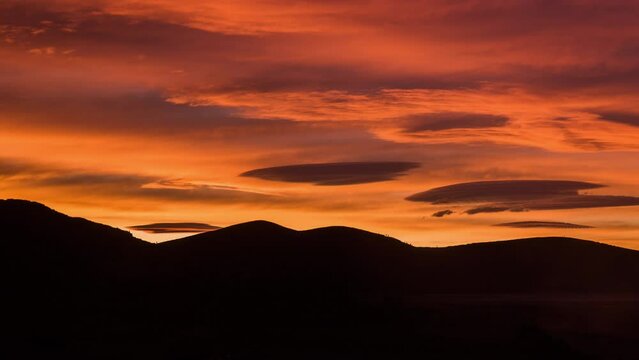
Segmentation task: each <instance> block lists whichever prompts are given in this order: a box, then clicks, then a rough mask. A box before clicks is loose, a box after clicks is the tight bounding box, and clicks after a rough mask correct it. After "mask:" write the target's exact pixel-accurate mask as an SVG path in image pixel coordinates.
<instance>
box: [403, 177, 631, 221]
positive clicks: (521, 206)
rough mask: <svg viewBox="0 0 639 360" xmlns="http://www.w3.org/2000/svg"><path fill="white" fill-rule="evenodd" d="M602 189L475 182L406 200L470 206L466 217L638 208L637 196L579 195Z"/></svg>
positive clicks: (563, 183) (547, 182) (560, 182)
mask: <svg viewBox="0 0 639 360" xmlns="http://www.w3.org/2000/svg"><path fill="white" fill-rule="evenodd" d="M602 187H604V185H601V184H594V183H588V182H581V181H568V180H502V181H478V182H469V183H460V184H453V185H448V186H442V187H438V188H434V189H430V190H427V191H424V192H421V193H417V194H414V195H411V196H409V197H407V198H406V200H409V201H416V202H426V203H431V204H459V205H465V206H467V207H468V206H470V208H468V209H467V210H465V213H466V214H469V215H475V214H480V213H496V212H504V211H512V212H523V211H532V210H562V209H584V208H599V207H619V206H635V205H639V197H634V196H619V195H590V194H582V193H580V191H583V190H592V189H598V188H602ZM477 204H478V205H477ZM472 205H476V206H472Z"/></svg>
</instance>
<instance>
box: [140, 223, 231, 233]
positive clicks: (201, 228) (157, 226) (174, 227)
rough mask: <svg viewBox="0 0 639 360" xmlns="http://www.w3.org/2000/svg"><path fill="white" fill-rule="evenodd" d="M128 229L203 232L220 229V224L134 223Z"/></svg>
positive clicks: (152, 231)
mask: <svg viewBox="0 0 639 360" xmlns="http://www.w3.org/2000/svg"><path fill="white" fill-rule="evenodd" d="M128 229H131V230H136V231H144V232H147V233H150V234H173V233H203V232H207V231H213V230H217V229H220V227H219V226H213V225H209V224H204V223H192V222H182V223H153V224H145V225H133V226H129V227H128Z"/></svg>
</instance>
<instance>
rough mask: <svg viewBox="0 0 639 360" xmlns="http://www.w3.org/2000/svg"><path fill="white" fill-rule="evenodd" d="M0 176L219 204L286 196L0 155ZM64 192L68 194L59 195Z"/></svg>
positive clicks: (25, 183)
mask: <svg viewBox="0 0 639 360" xmlns="http://www.w3.org/2000/svg"><path fill="white" fill-rule="evenodd" d="M0 178H5V179H4V180H5V181H4V183H3V184H4V185H5V186H11V187H12V188H25V187H26V188H30V189H47V190H53V189H55V190H58V191H62V192H63V193H64V194H66V196H69V197H73V196H74V195H73V194H82V195H83V196H86V195H91V196H103V197H106V198H109V199H117V198H123V199H138V200H151V201H175V202H183V201H189V202H203V203H207V202H208V203H217V204H266V205H270V204H275V203H282V202H286V201H288V199H286V198H285V197H284V196H280V195H274V194H269V193H264V192H259V191H255V190H252V189H245V188H240V187H235V186H228V185H218V184H210V183H201V182H189V181H185V180H176V179H166V178H162V177H158V176H153V175H145V174H134V173H116V172H100V171H87V170H81V169H72V168H64V167H56V166H49V165H41V164H36V163H29V162H21V161H17V160H12V159H2V158H0ZM60 196H65V195H60Z"/></svg>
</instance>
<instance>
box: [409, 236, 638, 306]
mask: <svg viewBox="0 0 639 360" xmlns="http://www.w3.org/2000/svg"><path fill="white" fill-rule="evenodd" d="M418 251H419V252H421V254H422V255H421V257H422V258H423V259H428V261H421V262H420V263H419V264H418V267H417V269H415V271H417V272H419V273H422V274H426V273H431V274H432V273H435V274H437V276H432V277H430V278H429V281H430V282H431V287H430V289H431V291H432V290H435V289H440V290H441V291H453V292H481V293H486V292H503V293H509V292H532V293H538V292H553V293H573V292H578V293H585V294H590V293H624V292H638V291H639V281H637V279H638V278H639V262H638V261H637V260H638V259H639V252H637V251H634V250H629V249H624V248H619V247H615V246H611V245H606V244H601V243H597V242H592V241H585V240H577V239H571V238H560V237H547V238H530V239H521V240H510V241H498V242H490V243H479V244H470V245H462V246H452V247H447V248H421V249H418Z"/></svg>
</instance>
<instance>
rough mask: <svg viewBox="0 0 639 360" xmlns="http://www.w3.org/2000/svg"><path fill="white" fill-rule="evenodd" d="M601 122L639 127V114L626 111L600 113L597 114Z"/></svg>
mask: <svg viewBox="0 0 639 360" xmlns="http://www.w3.org/2000/svg"><path fill="white" fill-rule="evenodd" d="M594 114H595V115H597V116H598V117H599V119H600V120H604V121H610V122H615V123H619V124H625V125H632V126H639V113H634V112H625V111H600V112H595V113H594Z"/></svg>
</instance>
